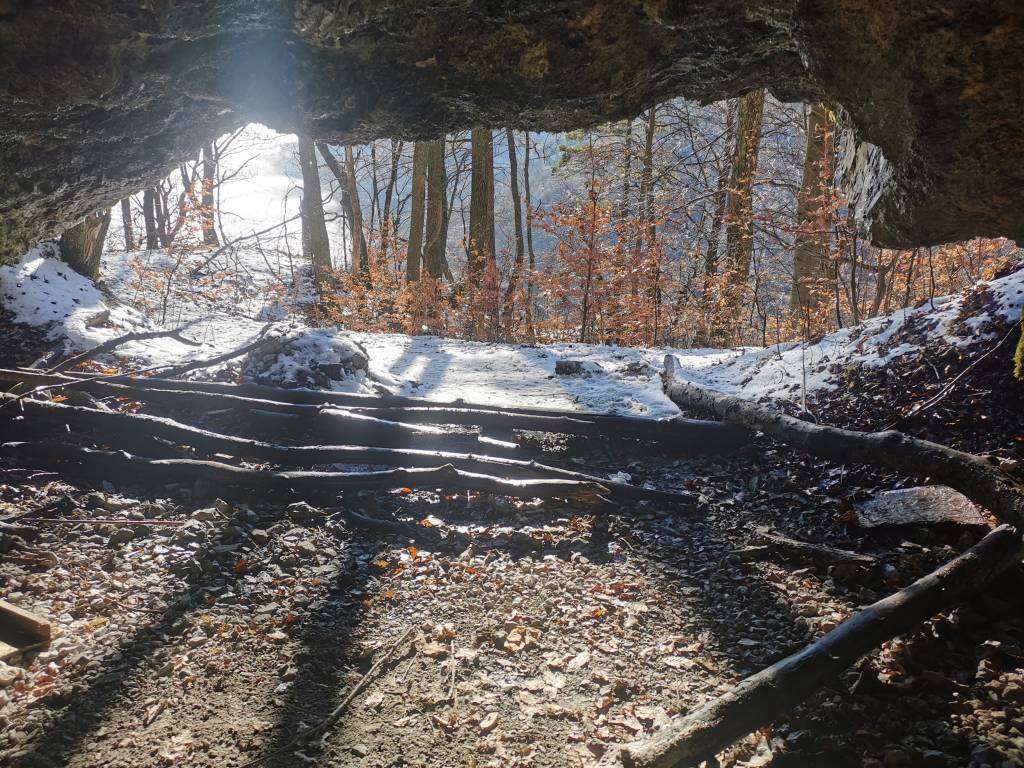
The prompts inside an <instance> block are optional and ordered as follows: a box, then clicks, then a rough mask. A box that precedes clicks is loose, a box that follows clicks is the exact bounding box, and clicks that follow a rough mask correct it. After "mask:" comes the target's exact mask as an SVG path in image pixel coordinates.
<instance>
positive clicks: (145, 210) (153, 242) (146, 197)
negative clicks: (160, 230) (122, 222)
mask: <svg viewBox="0 0 1024 768" xmlns="http://www.w3.org/2000/svg"><path fill="white" fill-rule="evenodd" d="M155 208H156V193H155V192H154V191H153V190H152V189H147V190H146V191H145V192H143V193H142V218H143V219H144V220H145V222H146V250H147V251H152V250H155V249H156V248H159V247H160V246H159V243H158V241H157V234H156V211H155Z"/></svg>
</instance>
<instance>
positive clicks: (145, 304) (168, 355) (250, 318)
mask: <svg viewBox="0 0 1024 768" xmlns="http://www.w3.org/2000/svg"><path fill="white" fill-rule="evenodd" d="M224 258H226V257H221V258H219V259H218V260H216V261H215V262H214V263H213V264H212V265H209V266H208V267H207V268H205V269H204V270H202V271H199V272H196V269H195V267H197V266H198V265H200V264H202V262H203V261H204V260H205V256H202V255H191V256H189V257H187V258H186V259H183V260H182V261H181V262H180V263H179V262H178V261H177V257H173V256H170V255H167V254H163V253H160V252H141V253H136V254H123V253H108V254H107V255H106V257H105V259H104V264H103V274H104V281H103V283H104V286H105V288H106V290H107V292H108V293H106V294H105V293H103V292H101V291H100V290H99V289H97V287H96V286H95V285H93V283H92V282H91V281H89V280H87V279H85V278H83V277H81V276H79V275H77V274H75V273H74V272H72V271H71V270H69V269H68V268H67V267H66V266H65V265H64V264H63V263H62V262H60V261H59V260H57V259H56V258H55V250H54V246H53V245H52V244H43V245H41V246H39V247H37V248H35V249H33V250H32V251H30V252H29V253H28V254H26V255H25V256H24V257H23V258H22V259H21V261H20V262H19V263H18V264H16V265H13V266H9V267H2V268H0V301H2V303H3V307H4V309H6V310H7V311H9V312H11V313H13V315H14V319H15V320H16V321H18V322H23V323H28V324H30V325H34V326H49V328H50V334H51V338H53V339H63V340H64V343H65V345H66V347H67V350H68V351H77V350H81V349H85V348H87V347H89V346H92V345H95V344H98V343H100V342H102V341H105V340H107V339H111V338H114V337H117V336H120V335H122V334H124V333H126V332H128V331H130V330H136V329H140V328H153V327H159V326H160V325H161V322H162V325H163V326H165V327H181V326H184V327H185V328H186V330H185V334H186V335H188V336H191V337H192V338H195V339H196V340H198V341H200V342H201V343H202V346H200V347H198V348H195V347H189V346H186V345H183V344H180V343H178V342H176V341H173V340H171V339H157V340H152V341H147V342H136V343H133V344H131V345H127V346H125V347H123V348H122V350H121V352H120V354H122V355H124V356H127V357H131V358H132V360H133V363H134V364H135V365H139V366H145V367H150V366H157V365H167V364H177V363H180V362H184V361H187V360H190V359H195V358H204V357H209V356H212V355H215V354H218V353H220V352H225V351H228V350H231V349H234V348H237V347H239V346H241V345H243V344H245V343H246V342H247V341H250V340H252V339H254V338H255V337H256V335H257V334H259V333H260V332H261V331H262V330H263V329H264V327H265V326H266V324H267V322H268V321H270V320H277V321H281V322H284V323H292V324H293V325H294V324H299V320H298V319H297V318H296V316H294V315H291V314H289V313H290V310H289V306H290V304H289V301H292V302H294V301H295V300H297V299H298V300H301V294H300V295H298V296H296V295H291V296H288V295H287V292H286V291H282V289H281V285H282V283H283V282H290V276H291V275H293V274H296V269H297V267H296V266H295V265H289V264H282V263H276V264H274V263H269V262H267V261H266V259H265V258H264V256H263V255H262V254H260V253H257V252H246V251H242V252H240V253H239V254H238V256H237V257H235V258H234V259H233V261H232V263H227V262H225V261H224V260H223V259H224ZM172 271H173V280H172V281H171V283H170V284H171V285H172V286H174V287H173V289H172V291H171V292H170V293H168V292H167V291H166V290H165V289H166V288H167V285H168V281H167V277H168V275H169V274H170V272H172ZM983 296H984V297H986V298H985V299H984V300H979V297H983ZM115 297H116V298H115ZM128 302H130V303H131V304H132V305H134V307H137V308H141V309H143V310H144V311H139V309H136V308H132V307H129V306H126V305H125V303H128ZM1022 303H1024V270H1021V271H1018V272H1014V273H1012V274H1009V275H1006V276H1004V277H1000V278H997V279H994V280H992V281H989V282H987V283H979V284H978V285H977V286H975V288H974V289H972V290H971V291H967V292H965V293H964V294H962V295H956V296H950V297H942V298H937V299H935V300H934V302H926V303H925V304H923V305H921V306H919V307H916V308H911V309H904V310H899V311H897V312H895V313H893V314H892V315H889V316H885V317H879V318H874V319H871V320H868V321H866V322H864V323H862V324H861V325H860V326H858V327H855V328H849V329H845V330H842V331H839V332H837V333H833V334H831V335H828V336H825V337H824V338H822V339H820V340H819V341H817V342H815V343H810V344H795V343H789V344H782V345H777V346H771V347H767V348H764V349H747V350H727V349H698V350H669V349H629V348H623V347H612V346H591V345H582V344H554V345H548V346H543V347H528V346H523V345H511V344H491V343H479V342H469V341H457V340H452V339H439V338H436V337H431V336H404V335H398V334H367V333H353V334H349V333H347V332H345V331H340V330H332V329H317V330H312V329H309V330H305V329H301V328H300V329H299V330H300V331H303V332H306V333H309V334H312V335H313V338H312V339H311V340H310V341H309V343H308V344H305V345H304V346H302V348H303V349H307V350H308V349H309V348H314V349H317V348H323V349H333V348H336V347H339V345H338V344H337V343H334V342H333V341H332V340H331V338H330V336H331V335H332V334H341V335H344V336H346V337H347V338H348V339H351V340H352V341H355V342H357V343H358V344H360V345H362V347H363V348H364V349H365V351H366V353H367V355H368V357H369V374H370V375H369V380H365V381H364V380H363V379H362V378H360V377H356V379H355V380H354V381H352V382H350V386H347V387H345V388H348V389H357V390H359V389H362V390H365V391H372V386H371V381H370V380H376V381H377V382H384V383H385V384H386V385H387V386H388V387H389V388H390V389H392V390H393V391H395V392H396V393H400V394H409V395H415V396H420V397H424V398H428V399H432V400H458V399H462V400H464V401H466V402H477V403H488V404H494V405H507V406H534V407H545V408H564V409H570V410H580V411H592V412H596V411H601V412H615V413H623V414H635V415H644V416H653V417H664V416H670V415H673V414H675V413H677V412H678V411H677V409H676V408H675V406H674V405H673V404H672V403H671V402H669V400H668V399H667V398H665V396H664V395H663V394H662V392H661V381H660V378H659V375H658V374H659V371H660V370H661V367H662V360H663V358H664V356H665V354H667V353H672V354H675V355H676V356H677V357H678V359H679V361H680V364H681V366H682V368H683V370H684V371H685V372H686V374H687V375H688V376H690V377H691V379H692V380H693V381H695V382H697V383H701V384H704V385H707V386H711V387H714V388H717V389H720V390H722V391H726V392H733V393H737V394H741V395H743V396H745V397H752V398H758V397H763V396H771V397H777V398H784V399H789V400H795V401H799V400H800V399H801V397H802V396H803V395H804V394H805V393H810V392H814V391H815V390H819V389H822V388H829V387H831V386H834V379H833V373H834V372H835V371H837V370H840V369H843V368H846V367H847V366H850V365H865V366H879V365H884V364H885V363H886V362H887V361H888V360H891V359H893V358H895V357H898V356H900V355H907V354H914V353H916V352H918V351H919V350H920V348H921V345H922V344H924V343H928V344H935V343H940V344H948V345H955V346H964V345H968V344H971V343H974V342H976V341H978V340H980V339H982V338H985V336H986V334H988V335H991V331H987V330H986V329H987V328H989V326H990V325H991V321H992V320H993V319H995V317H996V316H999V317H1001V319H1002V320H1004V321H1006V322H1014V321H1016V320H1017V319H1018V318H1019V317H1020V311H1021V305H1022ZM294 334H295V331H294V330H293V331H292V333H291V335H292V336H294ZM332 345H333V346H332ZM566 359H569V360H583V361H586V363H587V365H586V368H587V369H588V370H587V372H586V373H585V374H584V375H582V376H563V375H556V374H555V364H556V362H557V361H559V360H566ZM291 362H294V361H282V362H281V365H280V366H279V367H280V369H281V370H292V369H293V368H290V367H289V366H290V365H291ZM299 367H300V368H301V367H302V366H299ZM307 367H308V366H307ZM214 372H215V371H213V370H209V371H205V372H203V373H202V374H201V375H210V374H212V373H214Z"/></svg>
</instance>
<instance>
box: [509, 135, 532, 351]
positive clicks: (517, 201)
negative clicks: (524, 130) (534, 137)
mask: <svg viewBox="0 0 1024 768" xmlns="http://www.w3.org/2000/svg"><path fill="white" fill-rule="evenodd" d="M505 140H506V142H507V143H508V169H509V186H510V187H511V190H512V218H513V224H514V230H515V260H514V261H513V262H512V274H511V275H510V276H509V279H508V288H507V289H506V290H505V306H504V308H503V315H504V317H503V318H502V326H503V327H504V328H505V329H506V332H508V331H511V328H512V322H513V320H512V316H513V311H514V309H515V295H516V291H517V290H519V283H520V281H521V280H522V277H523V262H524V260H525V258H526V245H525V243H524V241H523V204H522V199H521V198H520V195H519V159H518V158H517V157H516V138H515V134H514V133H513V132H512V129H511V128H506V129H505ZM527 162H529V158H527Z"/></svg>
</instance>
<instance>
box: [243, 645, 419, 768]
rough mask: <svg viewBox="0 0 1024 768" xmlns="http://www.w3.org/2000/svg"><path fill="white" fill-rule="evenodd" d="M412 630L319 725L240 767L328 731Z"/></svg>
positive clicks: (258, 762)
mask: <svg viewBox="0 0 1024 768" xmlns="http://www.w3.org/2000/svg"><path fill="white" fill-rule="evenodd" d="M412 631H413V627H409V628H408V629H406V630H405V632H403V633H402V636H401V637H400V638H398V640H396V641H395V642H394V643H392V644H391V647H390V648H388V650H387V651H386V652H385V653H384V655H383V656H381V657H380V658H379V659H377V661H376V662H374V665H373V666H372V667H370V669H369V670H368V671H367V673H366V674H365V675H363V677H362V678H361V679H360V680H359V682H358V683H356V684H355V685H354V686H353V687H352V690H351V691H349V692H348V695H347V696H346V697H345V698H344V699H342V701H341V703H340V704H339V705H338V706H336V707H335V708H334V709H333V710H332V711H331V713H330V714H329V715H328V716H327V717H325V718H324V719H323V720H322V721H320V724H319V725H316V726H314V727H313V728H310V729H309V730H308V731H306V732H305V733H302V734H299V735H298V736H296V737H295V738H294V739H292V740H291V741H289V742H288V743H287V744H285V745H284V746H282V747H278V748H277V749H275V750H274V751H273V752H268V753H266V754H265V755H260V756H259V757H257V758H255V759H254V760H250V761H249V762H248V763H243V764H242V765H241V766H239V768H250V767H251V766H254V765H259V764H260V763H262V762H263V761H264V760H269V759H270V758H272V757H277V756H278V755H282V754H284V753H285V752H287V751H288V750H290V749H291V748H292V747H294V746H296V745H297V744H299V743H300V742H303V741H308V740H309V739H311V738H312V737H313V736H317V735H319V734H322V733H324V731H326V730H327V729H328V728H330V727H331V726H332V725H334V724H335V723H336V722H338V719H339V718H340V717H341V715H342V713H343V712H344V711H345V709H346V708H347V707H348V705H349V704H351V703H352V700H353V699H354V698H355V697H356V696H357V695H358V694H359V692H360V691H362V690H363V687H364V686H365V685H366V683H368V682H369V680H370V678H372V677H373V676H374V675H375V674H376V673H377V670H379V669H380V668H381V667H382V666H383V665H384V662H386V661H387V660H388V659H390V658H391V657H392V656H393V655H394V653H395V651H396V650H398V649H399V648H400V647H402V646H403V645H404V644H405V641H406V639H408V637H409V635H411V634H412Z"/></svg>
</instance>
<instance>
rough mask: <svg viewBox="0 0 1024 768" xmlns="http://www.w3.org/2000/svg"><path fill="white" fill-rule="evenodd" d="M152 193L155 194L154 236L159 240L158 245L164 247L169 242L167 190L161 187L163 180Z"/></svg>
mask: <svg viewBox="0 0 1024 768" xmlns="http://www.w3.org/2000/svg"><path fill="white" fill-rule="evenodd" d="M154 193H155V195H156V197H155V202H156V237H157V240H159V241H160V247H161V248H166V247H167V246H168V245H170V244H171V242H170V238H169V237H168V226H169V224H168V221H167V216H168V214H167V192H166V190H164V188H163V182H161V186H158V187H157V188H156V189H155V190H154Z"/></svg>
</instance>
